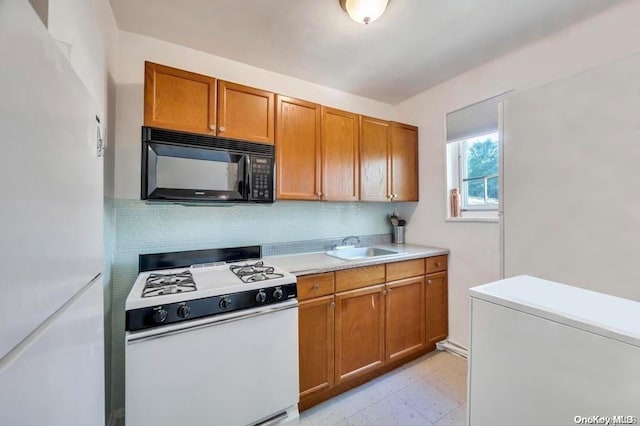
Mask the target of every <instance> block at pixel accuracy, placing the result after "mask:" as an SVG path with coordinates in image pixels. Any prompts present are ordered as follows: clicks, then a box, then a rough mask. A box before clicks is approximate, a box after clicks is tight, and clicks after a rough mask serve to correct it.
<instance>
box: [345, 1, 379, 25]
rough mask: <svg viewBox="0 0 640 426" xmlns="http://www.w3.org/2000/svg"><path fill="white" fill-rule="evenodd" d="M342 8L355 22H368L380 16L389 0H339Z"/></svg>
mask: <svg viewBox="0 0 640 426" xmlns="http://www.w3.org/2000/svg"><path fill="white" fill-rule="evenodd" d="M339 1H340V6H342V9H343V10H344V11H345V12H347V14H348V15H349V16H350V17H351V19H353V20H354V21H356V22H359V23H361V24H365V25H366V24H369V23H370V22H373V21H375V20H376V19H378V18H379V17H381V16H382V14H383V13H384V11H385V9H386V8H387V5H388V4H389V0H339Z"/></svg>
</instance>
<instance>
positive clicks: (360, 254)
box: [325, 247, 401, 260]
mask: <svg viewBox="0 0 640 426" xmlns="http://www.w3.org/2000/svg"><path fill="white" fill-rule="evenodd" d="M325 254H326V255H328V256H331V257H335V258H338V259H342V260H355V259H367V258H371V257H380V256H395V255H398V254H401V253H400V252H399V251H394V250H386V249H381V248H376V247H353V248H345V249H338V250H330V251H327V252H325Z"/></svg>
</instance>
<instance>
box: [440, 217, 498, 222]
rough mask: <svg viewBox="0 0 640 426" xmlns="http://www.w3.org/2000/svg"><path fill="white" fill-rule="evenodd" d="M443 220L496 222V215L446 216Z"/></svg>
mask: <svg viewBox="0 0 640 426" xmlns="http://www.w3.org/2000/svg"><path fill="white" fill-rule="evenodd" d="M444 220H445V222H480V223H498V222H500V219H499V218H498V217H447V218H445V219H444Z"/></svg>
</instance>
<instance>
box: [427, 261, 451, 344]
mask: <svg viewBox="0 0 640 426" xmlns="http://www.w3.org/2000/svg"><path fill="white" fill-rule="evenodd" d="M426 279H427V286H426V288H427V294H426V299H427V303H426V305H427V345H428V346H429V347H433V346H435V344H436V343H437V342H439V341H441V340H444V339H446V338H447V335H448V334H449V325H448V321H449V306H448V297H447V293H448V288H447V273H446V272H440V273H437V274H430V275H427V276H426Z"/></svg>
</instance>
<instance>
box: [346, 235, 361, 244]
mask: <svg viewBox="0 0 640 426" xmlns="http://www.w3.org/2000/svg"><path fill="white" fill-rule="evenodd" d="M352 240H355V243H354V244H349V242H350V241H352ZM358 244H360V237H358V236H357V235H350V236H348V237H346V238H345V239H344V240H342V245H343V246H348V245H352V246H357V245H358Z"/></svg>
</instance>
